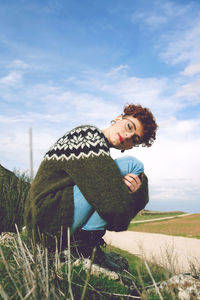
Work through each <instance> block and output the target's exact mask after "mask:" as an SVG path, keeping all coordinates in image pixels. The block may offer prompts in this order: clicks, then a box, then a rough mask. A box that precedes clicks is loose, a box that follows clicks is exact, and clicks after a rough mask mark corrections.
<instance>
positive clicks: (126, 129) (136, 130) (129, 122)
mask: <svg viewBox="0 0 200 300" xmlns="http://www.w3.org/2000/svg"><path fill="white" fill-rule="evenodd" d="M115 121H116V123H115V124H111V126H110V127H109V134H108V137H107V138H108V140H109V142H110V144H111V145H112V146H113V147H115V148H116V149H119V150H128V149H131V148H133V147H134V146H135V145H137V144H139V143H140V141H141V139H142V136H143V126H142V124H141V122H140V121H139V120H138V119H137V118H134V117H133V116H128V115H125V116H119V117H117V118H116V119H115Z"/></svg>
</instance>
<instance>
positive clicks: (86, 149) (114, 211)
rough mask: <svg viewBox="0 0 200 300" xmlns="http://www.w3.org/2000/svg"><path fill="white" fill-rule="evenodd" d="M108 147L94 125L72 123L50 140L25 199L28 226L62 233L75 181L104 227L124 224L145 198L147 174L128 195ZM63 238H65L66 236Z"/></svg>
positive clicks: (67, 223)
mask: <svg viewBox="0 0 200 300" xmlns="http://www.w3.org/2000/svg"><path fill="white" fill-rule="evenodd" d="M109 147H110V146H109V143H108V141H107V139H106V138H105V136H104V134H103V133H102V132H101V131H100V130H99V129H98V128H96V127H94V126H80V127H77V128H75V129H73V130H71V131H70V132H68V133H66V134H65V135H64V136H63V137H62V138H60V139H59V140H58V141H57V142H56V143H55V144H54V146H53V147H52V148H51V149H50V150H49V151H48V152H47V153H46V155H45V157H44V160H43V161H42V163H41V165H40V167H39V170H38V172H37V175H36V177H35V179H34V181H33V183H32V185H31V188H30V192H29V196H28V199H27V201H26V207H25V222H26V226H27V228H28V230H29V232H32V229H39V231H40V233H45V234H47V235H49V234H50V235H56V236H57V237H58V235H59V232H60V230H61V228H62V230H64V231H63V233H64V235H65V236H66V234H65V231H66V228H67V227H70V226H71V224H72V222H73V186H74V185H77V186H78V187H79V189H80V191H81V192H82V194H83V195H84V197H85V198H86V199H87V201H88V202H89V203H90V204H91V205H92V206H93V207H94V209H95V210H96V211H97V212H98V213H99V215H100V216H101V217H102V218H103V219H104V220H105V221H106V222H107V229H108V230H113V231H123V230H126V229H127V227H128V225H129V223H130V220H131V219H132V218H133V217H134V216H135V215H136V214H137V213H138V211H139V210H141V209H143V208H144V207H145V205H146V204H147V202H148V182H147V177H146V176H145V175H144V174H143V179H142V185H141V187H140V189H139V190H138V191H137V192H136V193H134V194H132V195H131V194H130V193H129V190H128V188H127V187H126V186H125V184H124V183H123V181H122V178H121V174H120V171H119V169H118V167H117V165H116V164H115V162H114V161H113V159H112V158H111V157H110V151H109ZM37 231H38V230H37ZM63 241H64V244H65V243H66V239H65V238H64V240H63ZM64 246H65V245H64Z"/></svg>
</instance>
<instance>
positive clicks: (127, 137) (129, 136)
mask: <svg viewBox="0 0 200 300" xmlns="http://www.w3.org/2000/svg"><path fill="white" fill-rule="evenodd" d="M133 135H134V132H126V135H125V139H126V140H130V139H131V138H132V136H133Z"/></svg>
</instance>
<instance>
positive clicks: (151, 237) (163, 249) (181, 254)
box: [104, 231, 200, 273]
mask: <svg viewBox="0 0 200 300" xmlns="http://www.w3.org/2000/svg"><path fill="white" fill-rule="evenodd" d="M104 237H105V241H106V242H107V243H109V244H111V245H113V246H116V247H118V248H121V249H123V250H126V251H128V252H130V253H132V254H135V255H139V256H141V257H143V258H144V257H145V258H146V259H147V260H148V261H156V262H157V263H158V264H160V265H162V266H164V267H167V268H168V269H171V270H173V271H175V272H176V273H180V272H189V271H190V264H191V262H192V263H194V264H195V265H196V266H197V265H198V266H199V269H200V240H199V239H192V238H184V237H175V236H169V235H163V234H156V233H144V232H135V231H124V232H110V231H107V233H106V235H105V236H104Z"/></svg>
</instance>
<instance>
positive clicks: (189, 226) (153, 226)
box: [128, 214, 200, 238]
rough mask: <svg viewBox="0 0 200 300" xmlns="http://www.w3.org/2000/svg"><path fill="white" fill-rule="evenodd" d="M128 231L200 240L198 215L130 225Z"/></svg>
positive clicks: (199, 218) (199, 219) (199, 216)
mask: <svg viewBox="0 0 200 300" xmlns="http://www.w3.org/2000/svg"><path fill="white" fill-rule="evenodd" d="M128 230H132V231H140V232H151V233H161V234H167V235H174V236H183V237H191V238H200V214H193V215H190V216H186V217H183V218H175V219H170V220H163V221H161V220H160V221H155V222H151V223H136V224H134V223H132V224H130V226H129V229H128Z"/></svg>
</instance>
